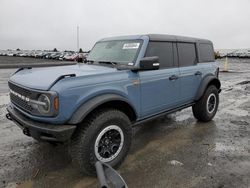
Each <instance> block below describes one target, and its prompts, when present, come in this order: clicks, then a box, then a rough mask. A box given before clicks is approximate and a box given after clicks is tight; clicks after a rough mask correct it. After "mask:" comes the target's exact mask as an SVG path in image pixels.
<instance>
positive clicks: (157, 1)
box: [0, 0, 250, 50]
mask: <svg viewBox="0 0 250 188" xmlns="http://www.w3.org/2000/svg"><path fill="white" fill-rule="evenodd" d="M249 8H250V1H249V0H237V1H236V0H152V1H148V0H88V1H87V0H71V1H69V0H0V49H7V48H11V49H16V48H21V49H52V48H54V47H56V48H58V49H59V50H65V49H71V50H76V48H77V45H76V30H77V29H76V28H77V25H79V27H80V47H82V48H83V49H84V50H88V49H90V48H91V47H92V46H93V44H94V43H95V42H96V41H97V40H99V39H101V38H103V37H109V36H117V35H118V36H119V35H131V34H144V33H160V34H175V35H184V36H193V37H200V38H206V39H210V40H212V41H213V43H214V45H215V48H217V49H222V48H250V11H249Z"/></svg>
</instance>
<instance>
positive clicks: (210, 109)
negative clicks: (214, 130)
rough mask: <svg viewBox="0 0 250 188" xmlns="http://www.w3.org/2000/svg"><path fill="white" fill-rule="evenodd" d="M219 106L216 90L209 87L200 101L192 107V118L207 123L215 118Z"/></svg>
mask: <svg viewBox="0 0 250 188" xmlns="http://www.w3.org/2000/svg"><path fill="white" fill-rule="evenodd" d="M218 105H219V94H218V89H217V88H216V87H215V86H214V85H211V86H209V87H208V88H207V89H206V91H205V93H204V94H203V96H202V97H201V99H200V100H199V101H197V103H196V104H195V105H194V106H193V107H192V110H193V114H194V117H195V118H196V119H198V120H200V121H203V122H208V121H211V120H212V119H213V117H214V116H215V114H216V112H217V109H218Z"/></svg>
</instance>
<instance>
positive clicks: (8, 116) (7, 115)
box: [6, 113, 12, 121]
mask: <svg viewBox="0 0 250 188" xmlns="http://www.w3.org/2000/svg"><path fill="white" fill-rule="evenodd" d="M6 118H7V119H8V120H10V121H12V118H11V116H10V114H9V113H7V114H6Z"/></svg>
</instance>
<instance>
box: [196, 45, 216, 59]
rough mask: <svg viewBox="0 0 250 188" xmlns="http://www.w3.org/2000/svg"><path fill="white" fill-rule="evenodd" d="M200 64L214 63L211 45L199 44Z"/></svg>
mask: <svg viewBox="0 0 250 188" xmlns="http://www.w3.org/2000/svg"><path fill="white" fill-rule="evenodd" d="M199 47H200V58H201V62H209V61H214V50H213V46H212V45H211V44H200V45H199Z"/></svg>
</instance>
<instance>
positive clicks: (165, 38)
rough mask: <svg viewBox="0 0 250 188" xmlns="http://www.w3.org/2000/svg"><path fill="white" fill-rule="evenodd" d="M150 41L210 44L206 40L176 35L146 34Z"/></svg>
mask: <svg viewBox="0 0 250 188" xmlns="http://www.w3.org/2000/svg"><path fill="white" fill-rule="evenodd" d="M146 36H148V37H149V40H151V41H178V42H194V43H195V42H199V43H212V42H211V41H209V40H206V39H199V38H193V37H184V36H177V35H166V34H147V35H146Z"/></svg>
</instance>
